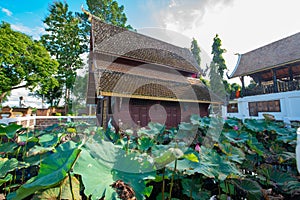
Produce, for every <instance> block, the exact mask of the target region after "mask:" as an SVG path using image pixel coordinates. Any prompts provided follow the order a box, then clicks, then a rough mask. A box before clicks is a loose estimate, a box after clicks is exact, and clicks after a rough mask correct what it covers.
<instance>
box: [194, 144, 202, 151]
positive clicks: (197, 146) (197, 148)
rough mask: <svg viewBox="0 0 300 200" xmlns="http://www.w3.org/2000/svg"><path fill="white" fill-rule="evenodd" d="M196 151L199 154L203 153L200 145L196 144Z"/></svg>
mask: <svg viewBox="0 0 300 200" xmlns="http://www.w3.org/2000/svg"><path fill="white" fill-rule="evenodd" d="M195 151H197V152H199V153H200V151H201V148H200V146H199V144H196V146H195Z"/></svg>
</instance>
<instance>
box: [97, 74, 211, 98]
mask: <svg viewBox="0 0 300 200" xmlns="http://www.w3.org/2000/svg"><path fill="white" fill-rule="evenodd" d="M98 73H99V75H98V77H99V79H100V80H99V81H98V83H99V85H98V87H97V88H98V89H99V94H100V95H103V96H121V97H131V98H140V99H154V100H168V101H187V102H203V103H205V102H206V103H210V101H211V100H210V94H209V91H208V89H207V88H206V87H205V86H204V85H203V84H202V83H201V82H200V81H199V80H194V83H193V84H191V82H190V81H189V80H188V79H186V81H185V82H179V81H171V80H162V79H157V78H149V77H145V76H140V75H134V74H129V73H122V72H116V71H110V70H107V69H105V70H99V71H98ZM195 81H196V82H195Z"/></svg>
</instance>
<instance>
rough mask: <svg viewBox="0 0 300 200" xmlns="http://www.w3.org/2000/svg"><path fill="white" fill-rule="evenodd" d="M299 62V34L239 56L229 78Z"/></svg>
mask: <svg viewBox="0 0 300 200" xmlns="http://www.w3.org/2000/svg"><path fill="white" fill-rule="evenodd" d="M299 61H300V33H296V34H294V35H292V36H289V37H287V38H283V39H281V40H278V41H276V42H273V43H271V44H268V45H266V46H263V47H260V48H258V49H255V50H253V51H250V52H248V53H245V54H241V55H239V60H238V63H237V65H236V67H235V69H234V71H233V73H232V74H231V76H230V77H231V78H234V77H239V76H245V75H251V74H254V73H257V72H261V71H265V70H268V69H272V68H278V67H281V66H285V65H289V64H291V63H296V62H299Z"/></svg>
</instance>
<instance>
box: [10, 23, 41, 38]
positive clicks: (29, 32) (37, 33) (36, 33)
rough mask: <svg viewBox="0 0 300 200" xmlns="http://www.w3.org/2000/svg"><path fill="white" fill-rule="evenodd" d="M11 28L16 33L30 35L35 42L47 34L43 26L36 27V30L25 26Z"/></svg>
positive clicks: (16, 25) (17, 25) (18, 25)
mask: <svg viewBox="0 0 300 200" xmlns="http://www.w3.org/2000/svg"><path fill="white" fill-rule="evenodd" d="M11 28H12V29H14V30H16V31H20V32H22V33H25V34H27V35H30V36H32V38H33V39H35V40H38V39H40V37H41V35H43V34H44V33H45V28H44V27H42V26H36V27H34V28H30V27H28V26H24V25H23V24H11Z"/></svg>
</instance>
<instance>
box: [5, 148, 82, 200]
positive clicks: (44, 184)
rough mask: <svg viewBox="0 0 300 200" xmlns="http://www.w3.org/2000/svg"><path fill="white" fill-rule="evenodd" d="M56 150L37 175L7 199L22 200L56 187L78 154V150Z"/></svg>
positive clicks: (43, 162) (44, 162)
mask: <svg viewBox="0 0 300 200" xmlns="http://www.w3.org/2000/svg"><path fill="white" fill-rule="evenodd" d="M56 150H57V152H55V153H53V154H51V155H50V156H49V157H47V158H46V159H45V160H43V161H42V162H41V164H40V170H39V173H38V175H37V176H36V177H33V178H32V179H30V180H29V181H28V182H27V183H25V184H24V185H22V186H21V187H20V188H19V189H18V190H17V191H16V192H13V193H10V195H9V196H8V199H23V198H25V197H27V196H29V195H31V194H32V193H34V192H36V191H38V190H41V189H46V188H50V187H53V186H55V185H57V184H58V183H59V182H61V181H62V180H63V179H64V178H65V177H66V176H67V174H68V172H69V171H70V170H71V168H72V166H73V165H74V163H75V161H76V159H77V157H78V155H79V153H80V149H77V148H75V149H67V150H65V149H61V148H57V149H56ZM53 160H55V162H53Z"/></svg>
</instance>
